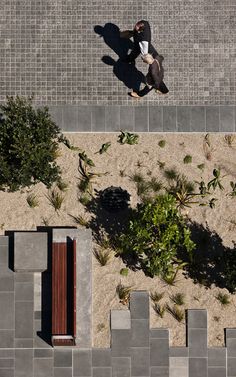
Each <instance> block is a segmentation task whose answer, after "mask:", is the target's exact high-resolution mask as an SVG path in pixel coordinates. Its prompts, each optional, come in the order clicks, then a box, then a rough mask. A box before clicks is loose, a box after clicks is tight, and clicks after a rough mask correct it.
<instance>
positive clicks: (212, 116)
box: [206, 106, 220, 132]
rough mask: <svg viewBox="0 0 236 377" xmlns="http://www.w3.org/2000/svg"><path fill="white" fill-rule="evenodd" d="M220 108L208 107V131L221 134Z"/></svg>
mask: <svg viewBox="0 0 236 377" xmlns="http://www.w3.org/2000/svg"><path fill="white" fill-rule="evenodd" d="M219 127H220V116H219V106H206V131H207V132H219Z"/></svg>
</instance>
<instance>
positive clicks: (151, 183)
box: [148, 177, 163, 192]
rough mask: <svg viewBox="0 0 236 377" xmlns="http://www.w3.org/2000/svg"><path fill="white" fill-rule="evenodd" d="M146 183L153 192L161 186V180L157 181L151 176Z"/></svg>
mask: <svg viewBox="0 0 236 377" xmlns="http://www.w3.org/2000/svg"><path fill="white" fill-rule="evenodd" d="M148 183H149V187H150V189H152V190H153V191H154V192H158V191H160V190H161V189H162V188H163V183H162V182H161V181H158V179H157V178H156V177H152V178H151V180H150V181H149V182H148Z"/></svg>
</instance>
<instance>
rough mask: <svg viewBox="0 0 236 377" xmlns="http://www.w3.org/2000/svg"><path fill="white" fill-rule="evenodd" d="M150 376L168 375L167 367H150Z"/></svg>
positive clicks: (167, 376)
mask: <svg viewBox="0 0 236 377" xmlns="http://www.w3.org/2000/svg"><path fill="white" fill-rule="evenodd" d="M151 377H169V367H152V368H151ZM179 377H180V376H179Z"/></svg>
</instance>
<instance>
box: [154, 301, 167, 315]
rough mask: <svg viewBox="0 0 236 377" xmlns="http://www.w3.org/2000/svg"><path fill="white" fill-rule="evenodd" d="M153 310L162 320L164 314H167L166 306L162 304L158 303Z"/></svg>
mask: <svg viewBox="0 0 236 377" xmlns="http://www.w3.org/2000/svg"><path fill="white" fill-rule="evenodd" d="M153 309H154V311H155V312H156V314H157V315H158V316H159V317H161V318H163V317H164V314H165V312H166V305H160V304H158V303H155V304H154V305H153Z"/></svg>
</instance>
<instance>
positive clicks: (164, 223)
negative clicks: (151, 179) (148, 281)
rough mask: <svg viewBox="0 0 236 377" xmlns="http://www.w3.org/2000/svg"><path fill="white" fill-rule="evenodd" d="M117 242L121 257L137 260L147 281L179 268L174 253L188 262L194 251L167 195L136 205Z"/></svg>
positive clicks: (172, 202)
mask: <svg viewBox="0 0 236 377" xmlns="http://www.w3.org/2000/svg"><path fill="white" fill-rule="evenodd" d="M118 242H119V244H120V245H119V248H120V250H121V254H122V253H123V254H124V256H125V255H126V256H130V257H132V256H133V257H134V259H137V260H138V263H139V264H140V266H141V268H143V270H144V272H145V273H146V274H147V275H149V276H151V277H154V276H155V275H160V276H165V275H173V274H174V273H175V272H176V271H177V270H178V267H179V266H180V265H181V266H182V261H181V260H180V259H178V258H177V256H178V253H179V252H184V253H187V254H188V256H189V258H191V254H192V251H193V250H194V248H195V244H194V242H193V241H192V240H191V233H190V229H189V228H188V227H187V225H186V223H185V222H184V219H183V217H182V216H181V214H180V213H179V211H178V209H177V204H176V201H175V198H174V197H173V196H172V195H169V194H165V195H159V196H157V197H156V198H155V199H154V200H153V202H151V203H150V202H147V203H142V204H139V205H138V207H137V209H136V210H134V211H133V216H132V219H131V220H130V222H129V224H128V226H127V229H126V230H125V231H124V233H123V234H121V235H120V237H119V240H118Z"/></svg>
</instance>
